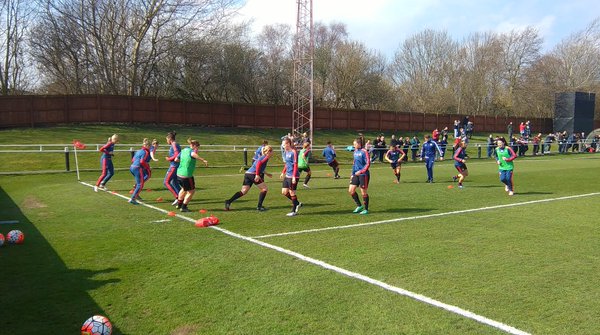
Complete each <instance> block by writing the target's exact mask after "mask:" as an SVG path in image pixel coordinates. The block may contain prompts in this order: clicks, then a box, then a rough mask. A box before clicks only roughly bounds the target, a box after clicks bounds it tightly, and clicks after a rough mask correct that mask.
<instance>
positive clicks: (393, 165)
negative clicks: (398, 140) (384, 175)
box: [390, 161, 400, 170]
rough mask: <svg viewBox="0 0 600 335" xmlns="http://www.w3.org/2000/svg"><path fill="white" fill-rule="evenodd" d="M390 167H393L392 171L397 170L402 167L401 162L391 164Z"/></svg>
mask: <svg viewBox="0 0 600 335" xmlns="http://www.w3.org/2000/svg"><path fill="white" fill-rule="evenodd" d="M390 166H391V167H392V169H394V170H395V169H396V168H397V167H398V166H400V161H398V162H396V163H390Z"/></svg>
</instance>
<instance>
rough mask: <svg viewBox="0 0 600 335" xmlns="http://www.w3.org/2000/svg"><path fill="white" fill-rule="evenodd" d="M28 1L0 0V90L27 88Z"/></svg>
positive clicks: (10, 90)
mask: <svg viewBox="0 0 600 335" xmlns="http://www.w3.org/2000/svg"><path fill="white" fill-rule="evenodd" d="M31 6H32V4H31V3H30V2H28V1H25V0H3V1H0V36H1V39H0V54H1V55H2V61H1V62H0V94H2V95H8V94H18V93H20V92H23V91H25V90H26V89H28V86H29V84H30V83H29V78H28V76H27V75H28V73H29V72H28V71H30V69H28V68H27V65H28V64H27V52H26V45H25V42H26V38H27V37H28V21H29V20H31V19H32V16H33V8H32V7H31Z"/></svg>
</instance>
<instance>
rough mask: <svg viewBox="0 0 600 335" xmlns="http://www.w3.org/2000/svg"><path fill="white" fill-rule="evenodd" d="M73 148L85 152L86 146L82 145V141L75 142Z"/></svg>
mask: <svg viewBox="0 0 600 335" xmlns="http://www.w3.org/2000/svg"><path fill="white" fill-rule="evenodd" d="M73 146H74V147H75V148H76V149H79V150H83V149H85V148H86V146H85V144H83V143H81V141H79V140H73Z"/></svg>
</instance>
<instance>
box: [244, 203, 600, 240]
mask: <svg viewBox="0 0 600 335" xmlns="http://www.w3.org/2000/svg"><path fill="white" fill-rule="evenodd" d="M595 195H600V192H594V193H586V194H578V195H569V196H564V197H558V198H550V199H540V200H531V201H525V202H518V203H513V204H504V205H496V206H488V207H480V208H471V209H462V210H458V211H452V212H444V213H436V214H427V215H419V216H408V217H402V218H397V219H389V220H381V221H373V222H365V223H356V224H350V225H345V226H335V227H325V228H314V229H305V230H297V231H290V232H285V233H277V234H268V235H260V236H253V237H252V238H257V239H261V238H268V237H277V236H288V235H298V234H307V233H315V232H321V231H327V230H337V229H348V228H356V227H364V226H373V225H378V224H385V223H393V222H400V221H408V220H418V219H428V218H434V217H438V216H446V215H453V214H463V213H473V212H480V211H487V210H493V209H499V208H506V207H516V206H525V205H531V204H537V203H542V202H551V201H559V200H568V199H576V198H582V197H591V196H595Z"/></svg>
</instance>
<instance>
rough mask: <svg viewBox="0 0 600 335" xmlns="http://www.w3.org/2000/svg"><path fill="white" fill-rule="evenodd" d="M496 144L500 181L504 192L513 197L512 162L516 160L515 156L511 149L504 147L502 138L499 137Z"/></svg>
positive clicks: (504, 143) (504, 141)
mask: <svg viewBox="0 0 600 335" xmlns="http://www.w3.org/2000/svg"><path fill="white" fill-rule="evenodd" d="M496 144H497V147H496V163H497V164H498V171H499V174H500V181H501V182H502V183H503V184H504V185H505V186H504V190H505V191H506V192H508V195H513V194H515V193H514V184H513V170H514V168H515V165H514V163H513V161H514V160H515V158H517V155H516V154H515V152H514V151H513V149H512V148H511V147H508V146H506V140H505V139H504V138H503V137H500V138H499V139H498V141H497V142H496Z"/></svg>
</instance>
